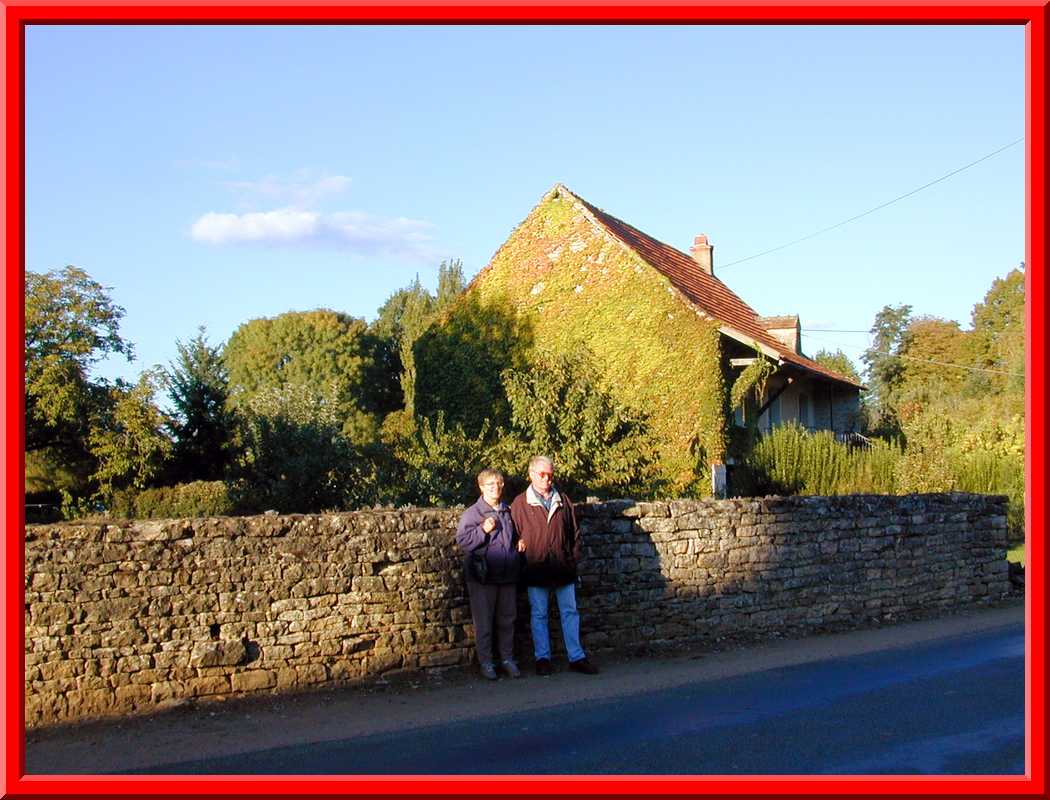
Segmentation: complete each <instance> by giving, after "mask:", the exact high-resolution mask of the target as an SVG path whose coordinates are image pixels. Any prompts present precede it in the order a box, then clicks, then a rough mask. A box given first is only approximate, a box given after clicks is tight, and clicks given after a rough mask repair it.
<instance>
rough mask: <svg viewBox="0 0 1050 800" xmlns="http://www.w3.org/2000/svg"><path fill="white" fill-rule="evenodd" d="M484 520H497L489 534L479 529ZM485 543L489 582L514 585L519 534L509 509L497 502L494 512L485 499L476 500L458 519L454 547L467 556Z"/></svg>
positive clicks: (519, 567)
mask: <svg viewBox="0 0 1050 800" xmlns="http://www.w3.org/2000/svg"><path fill="white" fill-rule="evenodd" d="M486 517H492V518H494V519H495V520H496V527H495V528H493V529H492V533H491V534H488V533H485V531H483V530H482V529H481V523H482V522H484V521H485V519H486ZM486 542H487V543H488V546H489V549H488V552H487V553H486V558H485V560H486V561H488V564H489V577H488V583H517V581H518V574H519V572H520V571H521V557H520V555H519V554H518V534H517V532H516V531H515V530H514V523H513V522H512V521H511V518H510V506H508V505H507V504H506V503H504V502H502V501H500V504H499V508H498V509H493V508H492V506H490V505H489V504H488V503H486V502H485V498H484V497H479V498H478V502H476V503H475V504H474V505H472V506H470V507H469V508H468V509H467V510H466V511H464V512H463V516H462V517H460V518H459V527H457V528H456V544H458V545H459V548H460V550H462V551H463V554H464V556H466V555H468V554H470V553H472V552H474V551H475V550H476V549H477V548H479V547H484V546H485V543H486Z"/></svg>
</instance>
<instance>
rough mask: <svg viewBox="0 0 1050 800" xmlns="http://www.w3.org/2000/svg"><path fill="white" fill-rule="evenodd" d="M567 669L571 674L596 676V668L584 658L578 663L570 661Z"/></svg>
mask: <svg viewBox="0 0 1050 800" xmlns="http://www.w3.org/2000/svg"><path fill="white" fill-rule="evenodd" d="M569 669H571V670H572V671H573V672H582V673H583V674H584V675H597V674H598V668H597V667H596V666H594V664H592V663H591V662H590V661H588V660H587V659H586V658H581V659H580V660H579V661H570V662H569Z"/></svg>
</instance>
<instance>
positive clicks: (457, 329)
mask: <svg viewBox="0 0 1050 800" xmlns="http://www.w3.org/2000/svg"><path fill="white" fill-rule="evenodd" d="M532 342H533V336H532V323H531V321H530V320H529V319H528V318H526V317H519V316H518V315H517V313H516V312H515V310H514V308H513V307H512V306H511V305H510V304H509V303H508V302H507V301H505V300H493V301H488V302H486V301H482V300H480V299H479V298H478V296H477V295H476V294H473V293H468V294H466V295H463V296H461V297H460V298H459V300H458V301H457V302H455V303H454V304H453V305H452V306H451V307H450V308H448V309H446V310H445V311H444V312H443V313H442V314H441V315H440V317H438V318H437V319H436V320H435V321H434V324H431V325H429V326H428V327H427V328H426V329H425V330H424V331H423V333H422V334H421V335H420V336H419V338H418V339H416V341H415V342H414V343H413V345H412V358H413V364H414V365H415V370H416V374H415V385H414V389H413V391H414V395H415V397H414V408H415V413H416V415H417V416H422V417H427V418H434V417H436V415H437V412H438V411H443V412H444V414H445V421H446V422H447V423H448V424H450V425H454V424H457V423H458V424H460V425H464V426H468V427H470V426H475V425H477V424H478V423H480V422H481V421H482V420H484V419H488V420H489V421H490V422H491V424H492V426H493V429H495V428H496V427H503V428H506V427H507V426H508V425H509V422H510V406H509V404H508V402H507V398H506V395H505V393H504V390H503V384H502V379H501V373H502V372H503V370H504V369H508V368H509V369H524V368H526V366H527V360H526V353H528V352H529V351H530V350H531V349H532Z"/></svg>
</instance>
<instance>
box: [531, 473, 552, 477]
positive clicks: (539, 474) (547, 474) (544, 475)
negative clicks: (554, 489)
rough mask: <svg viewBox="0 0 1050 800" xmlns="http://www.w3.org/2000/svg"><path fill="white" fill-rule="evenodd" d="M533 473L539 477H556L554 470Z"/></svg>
mask: <svg viewBox="0 0 1050 800" xmlns="http://www.w3.org/2000/svg"><path fill="white" fill-rule="evenodd" d="M533 474H534V475H535V476H536V477H537V478H553V477H554V473H553V472H534V473H533Z"/></svg>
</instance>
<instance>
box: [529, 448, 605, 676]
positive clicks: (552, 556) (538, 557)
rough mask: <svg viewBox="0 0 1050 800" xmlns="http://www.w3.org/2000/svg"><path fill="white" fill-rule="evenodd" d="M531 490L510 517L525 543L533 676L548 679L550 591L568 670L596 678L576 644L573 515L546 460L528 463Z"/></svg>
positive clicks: (577, 535)
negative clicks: (563, 642)
mask: <svg viewBox="0 0 1050 800" xmlns="http://www.w3.org/2000/svg"><path fill="white" fill-rule="evenodd" d="M529 484H530V485H529V487H528V488H527V489H526V490H525V491H524V492H522V493H521V494H519V495H518V496H517V497H516V498H514V502H513V503H511V506H510V515H511V518H512V519H513V520H514V529H515V530H516V531H517V533H518V536H520V537H521V540H522V541H523V542H525V569H524V571H523V573H522V579H523V581H524V583H525V585H526V586H527V587H528V591H529V607H530V608H531V610H532V614H531V617H532V647H533V650H534V652H535V655H536V674H537V675H550V674H551V672H552V669H551V639H550V631H549V630H548V627H547V619H548V610H547V609H548V602H549V600H550V590H551V589H554V596H555V597H556V598H557V600H558V613H559V615H560V616H561V631H562V636H563V637H564V639H565V651H566V652H567V653H568V656H569V669H571V670H573V671H574V672H580V673H583V674H584V675H597V674H598V668H597V667H595V666H594V665H593V664H591V662H590V661H588V660H587V654H586V653H585V652H584V651H583V646H582V645H581V644H580V614H579V612H578V611H577V610H576V564H577V563H578V562H579V560H580V556H581V554H582V547H581V542H580V530H579V526H577V524H576V512H575V510H574V509H573V507H572V502H571V501H570V500H569V498H568V497H567V496H566V495H565V494H563V493H562V492H559V491H558V490H557V489H555V488H554V462H552V461H551V460H550V459H549V458H548V457H547V456H534V457H533V458H532V460H531V461H529Z"/></svg>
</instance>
